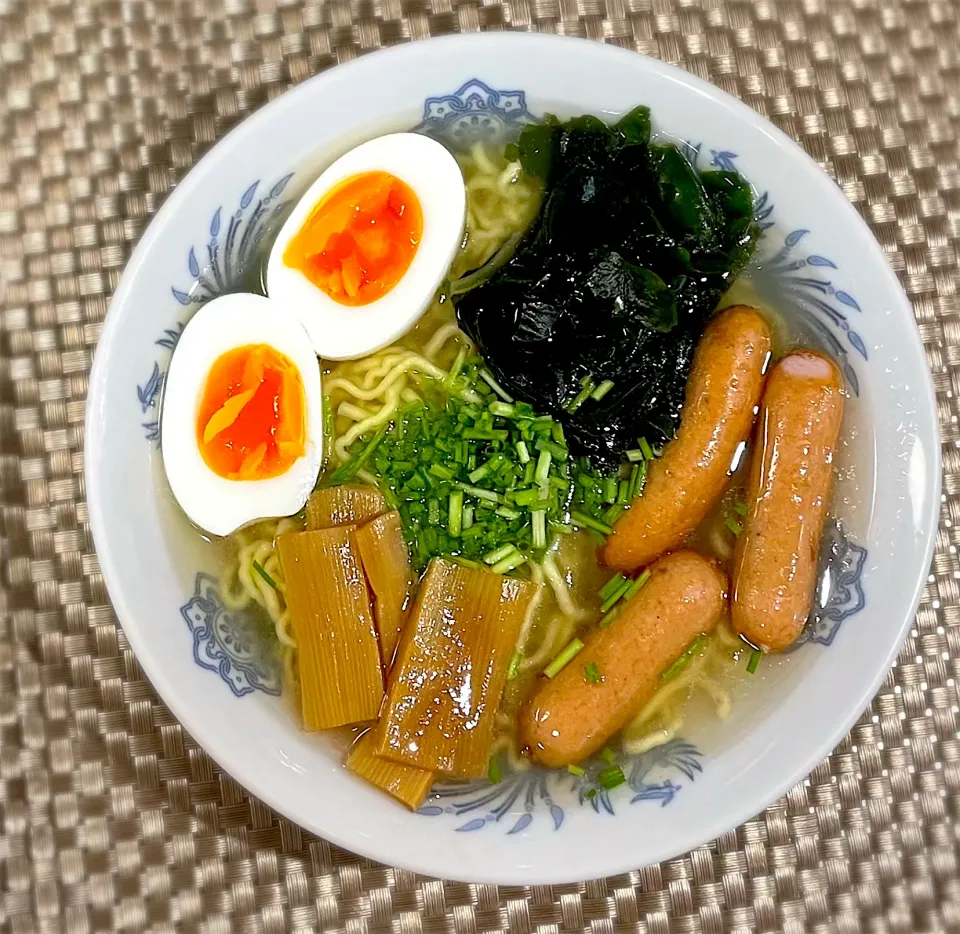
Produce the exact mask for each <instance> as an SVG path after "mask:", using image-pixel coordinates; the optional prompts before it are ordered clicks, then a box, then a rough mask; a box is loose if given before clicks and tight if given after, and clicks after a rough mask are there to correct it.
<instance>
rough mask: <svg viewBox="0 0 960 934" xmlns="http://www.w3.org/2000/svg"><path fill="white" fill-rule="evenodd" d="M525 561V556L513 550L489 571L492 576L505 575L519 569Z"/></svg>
mask: <svg viewBox="0 0 960 934" xmlns="http://www.w3.org/2000/svg"><path fill="white" fill-rule="evenodd" d="M526 560H527V556H526V555H524V554H521V553H520V552H519V551H517V550H514V552H513V553H512V554H509V555H507V556H506V557H505V558H504V559H503V560H502V561H498V562H497V563H496V564H495V565H494V566H493V567H492V568H490V570H491V571H493V573H494V574H506V573H507V571H512V570H514V569H515V568H518V567H520V565H521V564H523V563H524V562H525V561H526Z"/></svg>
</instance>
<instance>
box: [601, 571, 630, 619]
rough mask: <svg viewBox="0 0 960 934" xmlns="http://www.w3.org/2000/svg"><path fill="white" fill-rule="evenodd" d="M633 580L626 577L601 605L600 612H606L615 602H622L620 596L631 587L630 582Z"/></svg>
mask: <svg viewBox="0 0 960 934" xmlns="http://www.w3.org/2000/svg"><path fill="white" fill-rule="evenodd" d="M631 583H632V581H628V580H626V579H624V581H623V582H622V583H621V584H620V586H619V587H617V589H616V590H615V591H613V593H612V594H610V596H609V597H607V599H606V600H604V601H603V604H602V605H601V606H600V612H601V613H606V612H607V610H609V609H610V607H612V606H613V605H614V604H615V603H619V602H620V598H621V597H622V596H623V595H624V594H625V593H626V592H627V591H628V590H629V589H630V584H631Z"/></svg>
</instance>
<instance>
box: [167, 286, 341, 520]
mask: <svg viewBox="0 0 960 934" xmlns="http://www.w3.org/2000/svg"><path fill="white" fill-rule="evenodd" d="M321 406H322V394H321V385H320V366H319V362H318V361H317V358H316V355H315V354H314V352H313V347H312V346H311V344H310V339H309V337H308V336H307V334H306V332H305V331H304V329H303V327H302V326H301V325H300V323H299V321H298V320H297V319H296V317H295V316H294V315H292V314H290V313H289V312H287V311H285V310H284V309H283V308H282V307H278V305H277V304H276V303H275V302H272V301H271V300H270V299H268V298H264V297H263V296H262V295H249V294H238V295H224V296H221V297H220V298H215V299H214V300H213V301H211V302H209V303H208V304H206V305H204V306H203V307H202V308H201V309H200V310H199V311H198V312H197V313H196V315H194V317H193V318H192V319H191V320H190V323H189V324H188V325H187V326H186V328H184V331H183V334H182V335H181V336H180V340H179V342H178V343H177V347H176V350H175V351H174V354H173V359H172V360H171V361H170V369H169V370H168V372H167V376H166V380H165V385H164V396H163V410H162V413H161V422H160V444H161V451H162V453H163V464H164V467H165V468H166V472H167V479H168V480H169V481H170V487H171V489H172V490H173V495H174V496H175V497H176V498H177V501H178V502H179V503H180V505H181V507H182V508H183V511H184V512H185V513H186V514H187V515H188V516H189V517H190V518H191V519H192V520H193V521H194V522H195V523H196V524H197V525H198V526H200V527H201V528H202V529H206V530H207V531H208V532H211V533H212V534H214V535H228V534H230V533H231V532H233V531H234V530H236V529H238V528H240V527H241V526H243V525H246V524H247V523H248V522H253V521H254V520H256V519H265V518H268V517H273V516H289V515H292V514H293V513H295V512H297V511H298V510H300V509H301V508H302V507H303V504H304V503H305V502H306V501H307V497H308V496H309V495H310V492H311V490H313V487H314V485H315V484H316V482H317V476H318V475H319V473H320V463H321V459H322V457H323V418H322V409H321Z"/></svg>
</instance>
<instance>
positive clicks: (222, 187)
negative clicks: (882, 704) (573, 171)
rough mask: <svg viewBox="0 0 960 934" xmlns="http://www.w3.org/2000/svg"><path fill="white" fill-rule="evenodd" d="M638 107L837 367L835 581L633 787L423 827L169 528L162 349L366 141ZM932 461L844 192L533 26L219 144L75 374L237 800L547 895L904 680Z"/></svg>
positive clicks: (141, 642) (872, 249) (117, 601)
mask: <svg viewBox="0 0 960 934" xmlns="http://www.w3.org/2000/svg"><path fill="white" fill-rule="evenodd" d="M638 103H643V104H647V105H649V106H650V107H651V109H652V113H653V119H654V124H655V129H656V131H657V132H658V133H660V134H662V135H664V136H667V137H669V138H671V139H672V140H674V141H675V142H679V143H680V144H681V145H682V147H683V149H684V152H685V154H686V155H687V157H688V159H689V160H690V161H691V162H693V163H694V164H695V165H697V166H698V167H700V168H701V169H703V168H708V167H713V168H723V169H731V168H735V169H737V170H739V171H740V172H741V173H742V174H743V175H744V176H745V177H746V178H747V179H748V180H749V182H750V183H751V184H752V186H753V187H754V189H755V192H756V222H757V224H758V225H759V226H760V227H761V228H762V230H763V235H762V239H761V243H760V247H759V250H758V253H757V256H756V258H755V260H754V265H753V267H752V269H751V272H750V281H751V283H752V287H753V288H754V289H755V290H756V292H757V293H759V294H761V295H762V296H764V298H765V300H766V301H767V302H768V303H769V304H772V305H773V306H775V307H776V310H777V313H778V314H779V315H781V316H782V317H783V319H784V320H785V321H787V322H788V324H789V325H790V327H791V329H792V330H793V331H794V333H797V334H801V335H803V337H804V340H805V341H806V342H808V343H813V344H815V345H816V346H818V347H820V348H821V349H822V350H824V351H825V352H827V353H829V354H830V355H831V356H832V357H833V359H834V360H835V361H836V363H837V364H838V366H839V367H840V369H841V370H842V372H843V374H844V377H845V381H846V384H847V389H848V392H849V401H848V405H847V416H846V427H845V430H844V447H843V451H842V452H841V456H840V460H841V470H840V479H839V482H838V484H837V489H836V492H835V501H836V506H835V511H836V512H837V514H838V515H839V516H840V517H841V518H842V520H843V525H842V530H841V529H832V530H830V531H828V534H827V536H826V540H825V543H824V548H823V559H822V560H823V562H824V570H825V575H824V577H823V583H822V586H821V588H820V592H819V593H818V594H817V599H816V606H815V610H814V612H813V614H812V616H811V619H810V621H809V622H808V624H807V627H806V629H805V630H804V634H803V636H802V638H801V640H800V642H799V644H798V645H797V646H796V647H795V648H794V650H793V651H791V652H789V653H787V654H785V655H783V656H778V657H776V658H770V659H768V660H765V663H764V664H763V665H762V666H761V667H760V668H759V669H758V671H757V672H756V674H755V675H753V676H752V678H751V681H750V683H749V685H748V686H747V687H746V688H745V689H744V690H743V691H741V692H739V693H738V694H737V696H735V697H734V703H733V705H732V709H731V711H730V714H729V716H728V717H727V718H726V719H725V720H724V721H723V722H722V723H717V722H713V721H707V720H703V722H702V723H701V722H700V721H699V720H698V719H697V718H696V717H692V718H691V719H690V720H689V722H688V723H687V725H686V726H685V728H684V731H683V733H682V735H680V736H677V737H674V738H673V739H672V740H671V741H670V742H667V743H664V744H661V745H659V746H656V747H654V748H651V749H648V750H647V751H645V752H643V753H640V754H637V755H634V756H631V757H629V759H628V760H627V761H625V762H624V773H625V776H626V779H627V780H626V782H625V783H624V784H622V785H621V786H619V787H617V788H614V789H612V790H610V791H604V792H603V793H601V794H594V795H589V794H586V793H585V789H584V787H583V785H582V783H581V782H580V781H579V779H578V776H577V775H575V774H573V773H568V772H549V773H548V772H542V771H539V770H536V769H532V770H525V771H517V772H506V773H505V774H503V775H502V776H501V778H500V781H498V782H495V783H493V782H489V781H486V780H484V781H477V782H469V783H460V784H453V783H448V784H445V785H441V786H439V787H438V788H437V789H436V793H435V794H433V795H432V796H431V797H430V798H428V799H427V801H426V803H425V804H424V806H423V807H421V809H420V810H419V812H417V813H411V812H409V811H407V810H405V809H403V808H402V807H401V806H400V805H398V804H396V803H395V802H394V801H392V800H391V799H389V798H388V797H387V796H385V795H383V794H382V793H380V792H378V791H377V790H375V789H374V788H372V787H369V786H367V785H365V784H364V783H362V782H361V781H360V780H359V779H357V778H356V777H354V776H353V775H351V774H350V773H349V772H348V771H346V770H345V769H344V768H343V766H342V764H341V760H342V748H338V747H337V746H336V744H335V743H333V742H331V741H329V740H328V739H326V738H324V737H322V736H318V735H316V734H309V733H305V732H303V731H301V730H300V728H299V727H298V725H297V721H296V717H295V716H294V714H293V712H292V708H291V707H290V704H289V701H288V700H286V699H285V698H284V697H282V696H281V691H280V688H281V672H280V662H279V659H278V657H277V653H276V652H275V651H274V650H273V649H272V648H271V645H270V644H269V641H268V640H266V639H265V636H264V632H263V629H262V628H261V627H259V626H258V625H257V624H256V623H255V621H253V620H251V619H248V618H246V617H245V616H244V615H243V614H242V613H235V612H231V611H230V610H228V609H227V608H226V607H225V606H224V605H223V603H222V602H221V600H220V597H219V595H218V593H219V591H218V587H217V575H218V574H219V573H220V571H221V567H222V565H221V558H220V554H219V552H218V549H217V547H216V544H215V543H210V542H209V541H207V540H205V539H204V538H203V537H202V536H201V535H200V534H199V533H198V532H197V531H196V529H194V528H192V527H191V526H190V525H189V523H188V522H187V520H186V519H185V518H184V517H183V516H182V514H180V513H179V511H178V509H177V506H176V503H175V502H174V500H173V498H172V495H171V493H170V491H169V488H168V487H167V484H166V480H165V476H164V470H163V465H162V461H161V456H160V430H159V410H160V404H161V399H162V393H163V385H164V377H165V374H166V372H167V368H168V366H169V361H170V356H171V353H172V351H173V349H174V347H175V346H176V343H177V340H178V338H179V336H180V334H181V332H182V330H183V328H184V326H185V324H186V323H187V322H188V321H189V320H190V318H191V316H192V315H193V314H194V313H195V312H196V310H197V309H198V308H199V307H200V306H201V305H202V303H203V302H204V301H206V300H208V299H210V298H213V297H215V296H217V295H219V294H223V293H226V292H230V291H237V290H241V289H244V288H249V287H250V284H251V280H252V279H254V278H255V277H256V275H257V270H258V268H259V257H260V256H261V254H262V251H263V248H264V247H265V245H267V244H268V243H269V241H270V237H271V234H272V233H273V232H274V231H275V230H276V229H277V227H278V225H279V224H280V223H281V222H282V221H283V219H284V218H285V217H286V215H287V214H288V213H289V211H290V210H291V209H292V206H293V204H294V203H295V202H296V199H297V196H298V194H299V193H301V192H302V191H304V190H305V189H306V188H307V186H308V185H309V184H310V182H311V181H312V180H313V179H315V178H316V177H317V175H318V174H319V172H320V171H321V170H322V169H323V167H324V166H325V165H327V164H329V163H330V162H331V161H332V159H333V158H335V157H336V156H338V155H339V154H341V153H343V152H344V151H346V150H347V149H349V148H350V147H351V146H353V145H355V144H356V143H358V142H360V141H362V140H365V139H367V138H370V137H372V136H376V135H378V134H380V133H384V132H388V131H394V130H409V129H417V130H418V131H421V132H426V133H429V134H430V135H433V136H435V137H438V138H440V139H442V140H444V141H446V142H448V143H450V144H451V145H457V144H466V143H470V142H472V141H476V140H497V139H500V138H506V137H509V136H510V135H511V134H513V133H516V131H517V130H518V129H519V128H520V127H522V126H524V125H526V124H528V123H531V122H536V121H538V120H539V119H540V118H541V117H542V116H543V115H544V114H546V113H553V114H559V115H560V116H570V115H575V114H581V113H593V114H596V115H598V116H600V117H603V118H605V119H613V118H615V117H616V116H617V115H618V114H621V113H623V112H626V111H627V110H629V109H630V108H632V107H633V106H635V105H636V104H638ZM939 465H940V462H939V445H938V439H937V429H936V419H935V410H934V402H933V393H932V385H931V380H930V375H929V372H928V370H927V367H926V363H925V359H924V354H923V349H922V345H921V342H920V339H919V335H918V332H917V329H916V325H915V323H914V320H913V316H912V313H911V309H910V306H909V304H908V302H907V300H906V298H905V296H904V294H903V292H902V290H901V288H900V286H899V284H898V282H897V279H896V277H895V276H894V274H893V273H892V271H891V270H890V267H889V266H888V265H887V262H886V260H885V258H884V255H883V253H882V251H881V250H880V248H879V246H878V245H877V243H876V241H875V240H874V239H873V237H872V236H871V234H870V232H869V230H868V228H867V227H866V225H865V224H864V223H863V221H862V220H861V219H860V217H859V216H858V215H857V213H856V211H855V210H854V209H853V208H852V207H851V206H850V205H849V204H848V203H847V201H846V200H845V198H844V197H843V195H842V193H841V192H840V191H839V189H838V188H837V187H836V186H835V184H834V183H833V182H832V181H831V180H830V179H829V178H828V177H827V176H826V175H825V174H824V173H823V172H822V171H821V170H820V169H819V168H818V167H817V166H816V165H815V164H814V163H813V162H812V161H811V160H810V159H809V158H808V157H807V156H806V155H804V153H803V152H802V151H801V150H800V149H799V148H798V147H797V146H796V145H794V144H793V143H792V142H791V141H790V140H789V139H788V138H787V137H785V136H784V135H783V134H782V133H780V132H779V131H778V130H776V129H775V128H774V127H773V126H772V125H770V124H769V123H767V122H766V121H765V120H763V119H762V118H761V117H759V116H758V115H757V114H755V113H754V112H753V111H751V110H750V109H749V108H747V107H746V106H744V105H743V104H741V103H739V102H738V101H736V100H734V99H733V98H731V97H729V96H727V95H726V94H724V93H723V92H721V91H719V90H717V89H716V88H713V87H711V86H710V85H708V84H705V83H704V82H702V81H699V80H698V79H696V78H694V77H692V76H690V75H688V74H686V73H684V72H682V71H680V70H678V69H675V68H672V67H669V66H667V65H663V64H661V63H659V62H657V61H655V60H653V59H649V58H645V57H642V56H639V55H636V54H633V53H630V52H626V51H623V50H620V49H616V48H612V47H607V46H603V45H601V44H596V43H590V42H584V41H579V40H572V39H559V38H554V37H545V36H537V35H527V34H497V35H492V34H491V35H475V36H462V37H451V38H446V39H436V40H430V41H428V42H424V43H416V44H411V45H406V46H402V47H398V48H395V49H391V50H388V51H384V52H380V53H377V54H374V55H371V56H368V57H364V58H362V59H360V60H358V61H356V62H352V63H350V64H348V65H344V66H341V67H338V68H336V69H333V70H332V71H330V72H327V73H324V74H323V75H320V76H318V77H316V78H313V79H311V80H309V81H307V82H305V83H304V84H302V85H300V86H298V87H297V88H295V89H293V90H291V91H290V92H288V93H287V94H285V95H283V96H282V97H281V98H279V99H278V100H276V101H274V102H273V103H271V104H269V105H268V106H266V107H264V108H263V109H262V110H260V111H259V112H258V113H256V114H254V115H253V116H251V117H250V118H249V119H247V120H246V121H244V122H243V123H242V124H241V125H240V126H239V127H238V128H237V129H235V130H234V131H233V132H231V133H230V134H229V135H228V136H226V137H225V138H224V139H223V140H222V141H220V142H219V143H218V144H217V145H216V146H215V147H214V148H213V149H212V150H211V151H210V152H209V153H208V154H207V155H206V156H205V157H204V158H203V159H202V160H201V161H200V162H199V163H198V164H197V166H196V167H195V168H194V169H193V170H192V171H191V172H190V173H189V174H188V175H187V177H186V178H185V179H184V181H183V182H182V183H181V184H180V185H179V186H178V187H177V188H176V190H175V191H174V192H173V194H171V196H170V197H169V198H168V200H167V201H166V203H165V204H164V205H163V207H162V208H161V210H160V211H159V212H158V213H157V215H156V217H155V218H154V220H153V222H152V223H151V224H150V226H149V227H148V229H147V231H146V233H145V234H144V236H143V238H142V239H141V241H140V243H139V244H138V246H137V248H136V250H135V251H134V254H133V256H132V258H131V260H130V262H129V264H128V266H127V269H126V271H125V273H124V276H123V279H122V281H121V283H120V286H119V288H118V289H117V292H116V294H115V296H114V299H113V302H112V305H111V307H110V310H109V313H108V315H107V318H106V321H105V323H104V327H103V332H102V335H101V338H100V342H99V345H98V348H97V353H96V358H95V360H94V366H93V371H92V374H91V379H90V392H89V400H88V408H87V447H86V483H87V494H88V502H89V510H90V522H91V527H92V531H93V535H94V540H95V544H96V549H97V553H98V556H99V560H100V564H101V568H102V570H103V574H104V578H105V581H106V584H107V587H108V590H109V593H110V596H111V599H112V600H113V603H114V606H115V608H116V611H117V614H118V616H119V618H120V621H121V623H122V625H123V628H124V631H125V633H126V635H127V638H128V639H129V641H130V644H131V645H132V647H133V649H134V651H135V652H136V654H137V657H138V659H139V661H140V663H141V665H142V666H143V668H144V670H145V671H146V673H147V675H148V677H149V678H150V680H151V682H152V683H153V684H154V686H155V687H156V689H157V690H158V692H159V693H160V695H161V696H162V697H163V699H164V701H165V702H166V703H167V704H168V705H169V707H170V709H171V710H172V711H173V713H174V714H175V715H176V716H177V717H178V719H179V720H180V721H181V722H182V723H183V725H184V727H185V728H186V729H187V730H188V731H189V732H190V734H191V735H192V736H193V737H194V738H195V739H196V740H197V742H199V743H200V744H201V745H202V746H203V747H204V748H205V749H206V750H207V751H208V752H209V754H210V755H211V756H212V757H213V758H214V759H215V760H216V761H217V762H218V763H219V764H220V765H221V766H222V767H223V768H224V769H225V770H226V771H227V772H229V773H230V774H231V775H232V776H233V777H234V778H236V779H237V780H238V781H239V782H240V783H241V784H243V785H244V786H245V787H246V788H247V789H249V791H250V792H251V793H253V794H254V795H256V796H257V797H259V798H261V799H262V800H263V801H265V802H266V803H268V804H269V805H270V806H272V807H273V808H275V809H276V810H277V811H279V812H280V813H282V814H284V815H285V816H287V817H289V818H290V819H291V820H294V821H296V822H297V823H299V824H301V825H302V826H304V827H306V828H308V829H309V830H311V831H313V832H315V833H317V834H319V835H320V836H322V837H324V838H326V839H328V840H330V841H332V842H333V843H335V844H337V845H339V846H342V847H344V848H346V849H349V850H352V851H355V852H357V853H360V854H363V855H365V856H368V857H371V858H374V859H377V860H381V861H383V862H385V863H389V864H391V865H395V866H400V867H404V868H408V869H412V870H415V871H418V872H423V873H427V874H430V875H434V876H441V877H445V878H453V879H462V880H469V881H482V882H490V883H501V884H521V883H524V884H535V883H537V884H539V883H554V882H563V881H570V880H577V879H584V878H593V877H599V876H604V875H610V874H614V873H619V872H622V871H626V870H630V869H634V868H637V867H639V866H642V865H646V864H650V863H654V862H657V861H659V860H662V859H665V858H668V857H671V856H674V855H676V854H678V853H681V852H684V851H686V850H688V849H690V848H692V847H695V846H697V845H700V844H703V843H705V842H707V841H709V840H711V839H713V838H714V837H716V836H717V835H719V834H721V833H723V832H725V831H727V830H729V829H730V828H733V827H735V826H737V825H738V824H739V823H741V822H742V821H744V820H746V819H748V818H750V817H752V816H753V815H755V814H756V813H758V812H759V811H761V810H762V809H763V808H764V807H766V806H767V805H768V804H770V803H771V802H772V801H774V800H775V799H776V798H777V797H778V796H779V795H781V794H783V793H784V792H785V791H786V790H787V789H789V788H790V787H791V785H793V784H794V783H796V782H797V781H799V780H801V779H802V778H803V777H804V776H805V775H807V774H808V773H809V772H810V771H811V770H812V769H813V768H814V767H815V766H816V765H817V763H818V762H819V761H820V760H821V759H822V758H823V757H824V756H825V755H827V754H828V753H829V752H830V751H831V749H832V748H833V747H834V746H835V745H836V744H837V743H838V742H839V741H840V740H841V739H842V737H843V736H844V735H845V734H846V732H847V731H848V730H849V729H850V727H851V725H852V724H853V723H854V721H855V720H856V718H857V717H858V716H859V714H860V713H861V712H862V711H863V710H864V708H865V707H866V706H867V704H868V703H869V701H870V699H871V698H872V697H873V695H874V693H875V692H876V691H877V689H878V687H879V685H880V683H881V681H882V679H883V677H884V676H885V674H886V672H887V670H888V669H889V667H890V665H891V664H892V663H893V661H894V659H895V657H896V654H897V651H898V649H899V647H900V645H901V643H902V641H903V639H904V637H905V635H906V633H907V630H908V627H909V626H910V623H911V620H912V618H913V615H914V612H915V610H916V607H917V604H918V601H919V597H920V593H921V588H922V585H923V582H924V577H925V574H926V573H927V570H928V567H929V563H930V560H931V554H932V548H933V542H934V534H935V528H936V515H937V509H938V503H939V482H940V480H939V478H940V470H939Z"/></svg>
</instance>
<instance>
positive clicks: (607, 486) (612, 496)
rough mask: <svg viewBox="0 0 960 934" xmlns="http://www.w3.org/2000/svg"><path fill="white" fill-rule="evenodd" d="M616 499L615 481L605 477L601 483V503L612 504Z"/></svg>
mask: <svg viewBox="0 0 960 934" xmlns="http://www.w3.org/2000/svg"><path fill="white" fill-rule="evenodd" d="M616 499H617V480H616V477H607V479H606V480H604V481H603V501H604V502H605V503H614V502H616Z"/></svg>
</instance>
